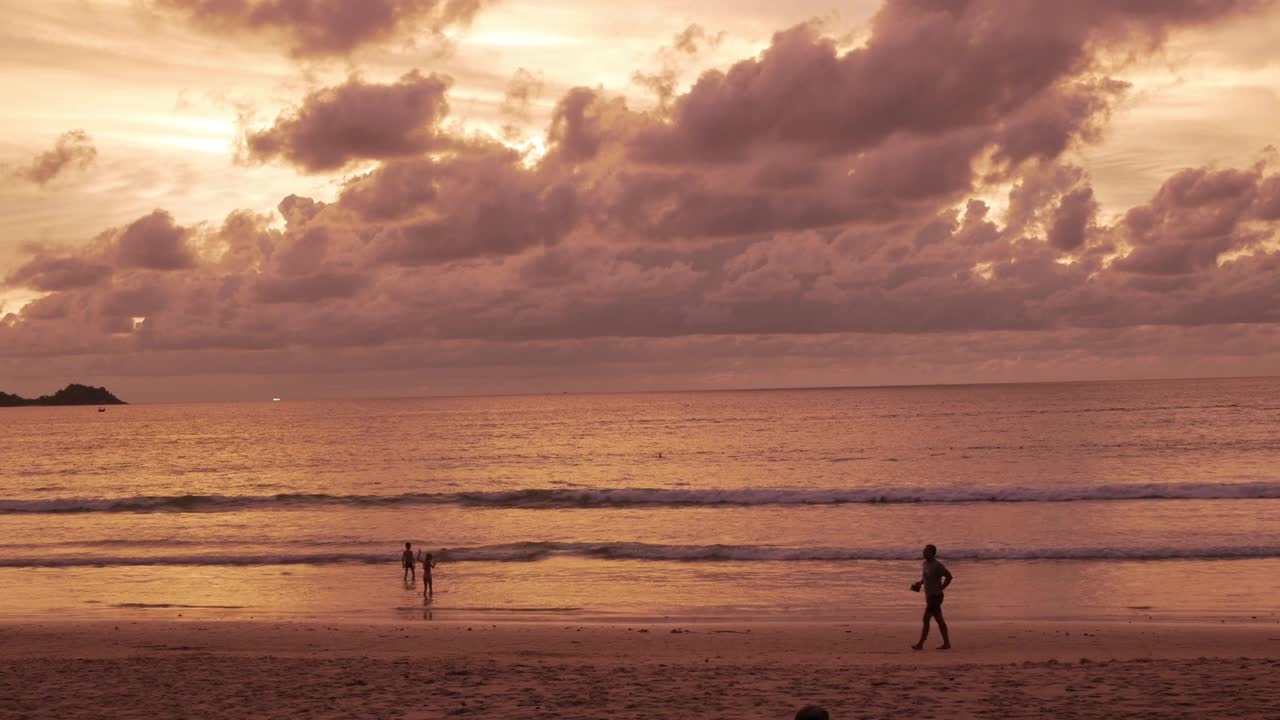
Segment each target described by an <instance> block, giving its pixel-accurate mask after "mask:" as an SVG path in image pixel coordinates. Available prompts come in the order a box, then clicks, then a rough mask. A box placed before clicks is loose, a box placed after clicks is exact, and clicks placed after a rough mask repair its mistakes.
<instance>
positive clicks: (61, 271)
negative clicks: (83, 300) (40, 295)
mask: <svg viewBox="0 0 1280 720" xmlns="http://www.w3.org/2000/svg"><path fill="white" fill-rule="evenodd" d="M110 276H111V266H110V265H106V264H103V263H97V262H91V261H88V260H83V259H81V258H75V257H64V258H47V257H37V258H36V259H34V260H32V261H31V262H29V263H27V264H26V265H23V266H22V267H20V268H18V269H17V270H15V271H14V272H13V274H11V275H10V276H9V277H8V278H6V279H5V283H6V284H8V285H20V286H24V287H29V288H31V289H33V290H40V291H42V292H57V291H59V290H74V289H76V288H84V287H90V286H92V285H97V284H98V283H99V282H101V281H103V280H105V279H107V278H108V277H110Z"/></svg>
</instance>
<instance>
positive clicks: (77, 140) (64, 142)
mask: <svg viewBox="0 0 1280 720" xmlns="http://www.w3.org/2000/svg"><path fill="white" fill-rule="evenodd" d="M97 159H98V149H97V148H95V147H94V146H93V140H92V139H91V138H90V137H89V135H88V134H87V133H85V131H83V130H71V131H70V132H66V133H63V134H62V135H61V136H59V137H58V140H57V142H56V143H55V144H54V146H53V149H52V150H46V151H44V152H42V153H40V154H39V155H37V156H36V157H35V158H34V159H33V160H32V161H31V163H30V164H29V165H27V166H26V167H22V168H17V169H16V170H14V171H13V174H14V175H15V176H16V177H19V178H22V179H24V180H27V181H28V182H32V183H35V184H36V185H44V184H45V183H48V182H50V181H51V180H53V179H54V178H56V177H58V176H59V175H62V174H63V173H64V172H66V171H68V170H87V169H88V168H89V166H91V165H93V163H94V161H95V160H97Z"/></svg>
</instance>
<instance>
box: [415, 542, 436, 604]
mask: <svg viewBox="0 0 1280 720" xmlns="http://www.w3.org/2000/svg"><path fill="white" fill-rule="evenodd" d="M418 559H419V560H421V561H422V594H423V595H425V596H426V597H431V596H432V595H433V594H434V591H433V590H432V589H431V568H433V567H435V566H436V561H435V560H433V559H432V557H431V553H427V554H425V555H424V554H422V551H421V550H419V551H418Z"/></svg>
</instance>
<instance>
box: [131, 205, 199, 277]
mask: <svg viewBox="0 0 1280 720" xmlns="http://www.w3.org/2000/svg"><path fill="white" fill-rule="evenodd" d="M187 233H188V231H187V230H186V229H184V228H181V227H178V226H177V225H176V224H175V223H174V221H173V216H172V215H170V214H169V213H167V212H165V211H163V210H156V211H155V212H153V213H151V214H150V215H147V216H146V217H143V218H139V219H138V220H136V221H134V222H133V223H131V224H130V225H129V226H128V227H126V228H125V229H124V231H123V232H121V233H120V234H119V236H118V237H116V238H115V246H116V258H117V262H118V263H119V264H120V266H121V267H126V268H147V269H150V270H182V269H184V268H189V267H191V266H192V265H194V264H195V256H194V255H193V254H192V252H191V248H190V247H188V246H187Z"/></svg>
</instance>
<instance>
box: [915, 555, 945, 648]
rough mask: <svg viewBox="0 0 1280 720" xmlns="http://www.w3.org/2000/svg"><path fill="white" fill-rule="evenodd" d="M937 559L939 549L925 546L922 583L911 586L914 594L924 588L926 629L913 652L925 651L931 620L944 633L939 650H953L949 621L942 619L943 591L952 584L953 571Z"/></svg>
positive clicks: (921, 632) (921, 633) (923, 628)
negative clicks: (936, 623)
mask: <svg viewBox="0 0 1280 720" xmlns="http://www.w3.org/2000/svg"><path fill="white" fill-rule="evenodd" d="M937 558H938V548H936V547H934V546H933V545H925V546H924V572H923V575H922V576H921V578H920V582H918V583H915V584H913V585H912V586H911V590H912V591H913V592H920V588H921V587H922V586H923V587H924V627H922V628H920V642H918V643H916V644H915V645H912V646H911V649H912V650H923V649H924V641H925V639H926V638H928V637H929V618H934V619H936V620H937V621H938V631H939V632H941V633H942V644H941V645H939V646H938V649H939V650H950V649H951V638H949V637H948V636H947V621H946V620H943V619H942V591H943V590H946V589H947V586H948V585H950V584H951V571H950V570H948V569H947V566H946V565H943V564H942V563H940V562H938V559H937Z"/></svg>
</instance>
